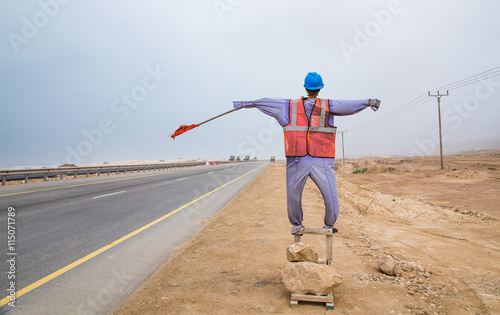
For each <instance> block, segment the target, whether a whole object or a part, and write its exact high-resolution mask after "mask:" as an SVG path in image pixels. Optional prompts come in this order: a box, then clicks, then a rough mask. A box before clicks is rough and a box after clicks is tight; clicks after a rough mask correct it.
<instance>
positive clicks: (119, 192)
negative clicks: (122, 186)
mask: <svg viewBox="0 0 500 315" xmlns="http://www.w3.org/2000/svg"><path fill="white" fill-rule="evenodd" d="M124 192H125V190H122V191H117V192H114V193H111V194H106V195H101V196H95V197H92V199H97V198H101V197H107V196H111V195H116V194H121V193H124Z"/></svg>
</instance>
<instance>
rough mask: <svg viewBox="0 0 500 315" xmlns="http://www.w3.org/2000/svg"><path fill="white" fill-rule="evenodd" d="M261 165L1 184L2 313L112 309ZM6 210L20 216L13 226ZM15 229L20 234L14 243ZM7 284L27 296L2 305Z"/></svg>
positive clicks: (259, 168)
mask: <svg viewBox="0 0 500 315" xmlns="http://www.w3.org/2000/svg"><path fill="white" fill-rule="evenodd" d="M265 165H267V163H264V162H247V163H235V164H229V165H218V166H201V167H195V168H190V169H180V170H168V171H158V172H146V173H134V174H126V175H119V176H109V177H94V178H84V179H75V180H65V181H56V182H46V183H33V184H27V185H16V186H7V187H2V188H0V250H1V253H0V255H1V257H2V259H1V263H0V270H1V275H2V276H1V279H0V289H1V290H0V292H2V296H0V299H2V302H1V303H0V304H1V305H2V306H1V307H0V313H8V314H17V313H19V314H103V313H107V312H109V311H111V310H112V309H113V308H114V307H116V306H117V305H118V304H119V303H120V302H122V301H123V300H124V299H125V298H126V297H127V296H128V295H129V294H130V293H131V292H133V291H134V290H135V289H136V288H137V287H138V286H139V285H140V284H142V283H143V282H144V280H146V279H147V278H148V277H149V276H150V275H151V274H152V273H153V272H154V271H155V270H156V269H157V268H158V267H159V266H160V265H161V264H162V263H164V262H165V261H166V260H167V259H168V257H169V255H170V254H171V253H172V252H173V250H174V248H175V247H176V246H179V245H181V244H182V243H184V242H185V241H186V240H188V239H189V238H190V237H191V236H192V235H193V234H194V233H196V232H197V231H198V230H199V229H200V228H201V227H202V225H201V223H200V220H202V219H206V218H210V217H211V216H212V215H213V214H214V213H216V212H217V211H218V210H220V209H221V208H222V207H223V206H224V205H225V204H226V203H227V202H228V201H230V200H231V199H232V198H233V197H234V196H235V195H236V194H237V193H238V192H239V191H240V190H241V189H242V188H243V187H245V186H246V185H247V184H248V183H249V182H250V181H251V180H252V179H253V178H254V177H255V176H256V175H257V174H258V173H259V172H260V171H262V170H263V169H264V166H265ZM9 213H10V217H11V218H12V219H14V220H15V221H13V220H10V223H9ZM13 214H15V216H13ZM12 235H14V236H15V241H13V240H12V239H11V243H10V244H8V237H9V236H12ZM8 245H10V246H13V247H8ZM9 260H10V261H9ZM13 275H14V276H15V278H13V279H9V277H12V276H13ZM10 281H15V289H16V291H17V294H18V295H19V294H21V296H18V297H17V298H16V300H15V304H14V305H15V307H12V305H9V304H6V303H7V302H9V300H8V298H7V297H8V296H9V292H10V291H9V288H10V287H11V284H10V283H9V282H10Z"/></svg>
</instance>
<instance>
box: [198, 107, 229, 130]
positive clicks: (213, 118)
mask: <svg viewBox="0 0 500 315" xmlns="http://www.w3.org/2000/svg"><path fill="white" fill-rule="evenodd" d="M235 110H237V109H236V108H234V109H231V110H229V111H227V112H225V113H222V114H220V115H217V116H215V117H212V118H210V119H207V120H205V121H204V122H201V123H199V124H198V126H201V125H203V124H205V123H207V122H209V121H212V120H214V119H216V118H219V117H221V116H224V115H227V114H229V113H232V112H234V111H235Z"/></svg>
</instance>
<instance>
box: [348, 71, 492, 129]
mask: <svg viewBox="0 0 500 315" xmlns="http://www.w3.org/2000/svg"><path fill="white" fill-rule="evenodd" d="M499 75H500V66H498V67H494V68H491V69H489V70H486V71H483V72H480V73H478V74H475V75H473V76H470V77H467V78H464V79H461V80H458V81H455V82H452V83H449V84H446V85H443V86H440V87H439V88H435V89H431V90H430V91H438V90H440V89H447V90H455V89H458V88H462V87H464V86H467V85H471V84H474V83H477V82H480V81H482V80H486V79H490V78H493V77H496V76H499ZM427 96H428V95H427V93H423V94H420V95H419V96H418V97H416V98H415V99H413V100H412V101H410V102H408V103H406V104H404V105H402V106H400V107H398V108H396V109H395V110H393V111H391V112H389V113H387V114H385V115H384V116H382V117H379V118H376V119H374V120H372V121H370V122H367V123H365V124H363V125H360V126H357V127H354V128H350V130H354V129H362V128H366V127H368V126H372V125H377V124H380V123H383V122H386V121H388V120H390V119H393V118H396V117H398V116H401V115H403V114H405V113H407V112H409V111H411V110H413V109H415V108H417V107H419V106H421V105H423V104H425V103H427V102H429V101H430V99H428V98H427Z"/></svg>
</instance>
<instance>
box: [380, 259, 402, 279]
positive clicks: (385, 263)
mask: <svg viewBox="0 0 500 315" xmlns="http://www.w3.org/2000/svg"><path fill="white" fill-rule="evenodd" d="M378 269H379V270H380V271H381V272H382V273H385V274H386V275H389V276H398V275H400V274H401V270H400V269H401V268H400V266H399V265H398V264H397V263H396V260H394V258H392V256H389V255H387V256H382V257H380V258H379V259H378Z"/></svg>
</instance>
